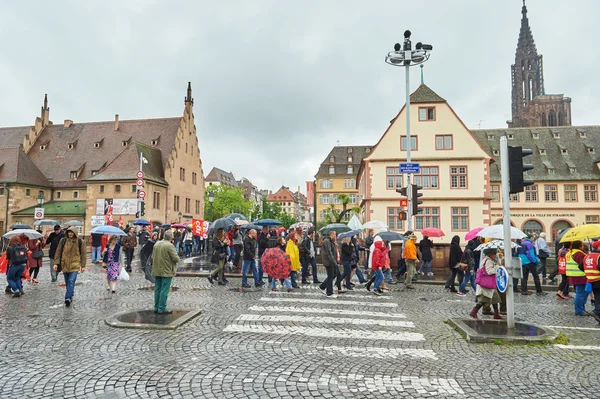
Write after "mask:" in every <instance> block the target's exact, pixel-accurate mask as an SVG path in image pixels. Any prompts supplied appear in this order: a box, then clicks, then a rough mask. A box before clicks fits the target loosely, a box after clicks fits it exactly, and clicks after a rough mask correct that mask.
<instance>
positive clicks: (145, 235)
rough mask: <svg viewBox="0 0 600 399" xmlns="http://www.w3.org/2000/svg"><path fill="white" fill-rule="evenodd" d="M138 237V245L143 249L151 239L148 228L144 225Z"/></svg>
mask: <svg viewBox="0 0 600 399" xmlns="http://www.w3.org/2000/svg"><path fill="white" fill-rule="evenodd" d="M137 236H138V244H139V247H140V249H141V248H142V247H143V246H144V244H146V242H147V241H148V239H149V238H150V232H148V226H147V225H145V224H143V225H142V229H141V230H140V232H139V233H138V234H137Z"/></svg>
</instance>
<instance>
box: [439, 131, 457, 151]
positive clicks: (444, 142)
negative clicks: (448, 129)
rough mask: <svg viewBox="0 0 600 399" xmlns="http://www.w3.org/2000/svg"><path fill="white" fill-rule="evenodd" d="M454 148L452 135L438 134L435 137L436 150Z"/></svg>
mask: <svg viewBox="0 0 600 399" xmlns="http://www.w3.org/2000/svg"><path fill="white" fill-rule="evenodd" d="M452 146H453V143H452V135H451V134H444V135H442V134H438V135H436V136H435V149H436V150H451V149H452Z"/></svg>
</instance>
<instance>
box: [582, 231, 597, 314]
mask: <svg viewBox="0 0 600 399" xmlns="http://www.w3.org/2000/svg"><path fill="white" fill-rule="evenodd" d="M599 260H600V240H598V241H594V243H593V244H592V252H591V253H589V254H588V255H586V257H585V259H584V260H583V271H584V272H585V277H586V278H587V282H588V283H591V284H592V292H593V293H594V312H593V315H594V318H595V319H596V321H597V322H598V323H600V264H599Z"/></svg>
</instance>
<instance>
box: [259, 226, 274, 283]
mask: <svg viewBox="0 0 600 399" xmlns="http://www.w3.org/2000/svg"><path fill="white" fill-rule="evenodd" d="M269 238H271V234H270V233H269V227H268V226H263V227H262V231H261V232H260V234H259V235H258V278H259V281H262V279H263V274H264V269H263V267H262V260H261V259H262V256H263V254H264V253H265V251H266V250H267V248H268V247H269ZM270 282H271V277H269V283H270Z"/></svg>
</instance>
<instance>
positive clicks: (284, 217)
mask: <svg viewBox="0 0 600 399" xmlns="http://www.w3.org/2000/svg"><path fill="white" fill-rule="evenodd" d="M277 220H279V221H280V222H281V224H283V227H285V228H286V230H287V229H289V228H290V226H291V225H293V224H294V223H296V218H295V217H293V216H290V215H288V214H287V213H282V214H281V215H280V216H279V219H277Z"/></svg>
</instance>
